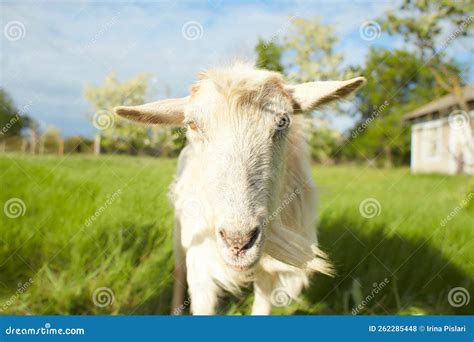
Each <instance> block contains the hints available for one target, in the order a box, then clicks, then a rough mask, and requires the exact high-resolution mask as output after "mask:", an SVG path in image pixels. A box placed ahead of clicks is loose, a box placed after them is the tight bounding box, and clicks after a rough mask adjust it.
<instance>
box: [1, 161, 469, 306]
mask: <svg viewBox="0 0 474 342" xmlns="http://www.w3.org/2000/svg"><path fill="white" fill-rule="evenodd" d="M175 165H176V161H175V160H166V159H152V158H144V157H143V158H142V157H125V156H123V157H122V156H102V157H100V158H95V157H93V156H87V157H84V156H69V157H66V158H60V157H56V156H42V157H39V156H38V157H32V156H19V155H1V156H0V189H1V192H0V203H1V205H2V207H4V205H5V204H6V203H7V201H8V200H9V199H11V198H18V199H21V201H22V202H23V203H24V204H25V211H24V212H21V213H23V215H22V216H19V217H17V218H14V217H9V216H17V215H16V213H11V212H10V213H9V215H6V214H5V213H4V212H2V213H1V214H2V215H0V310H3V313H4V314H5V313H6V314H168V313H169V310H170V301H171V288H172V276H171V272H172V268H173V258H172V249H171V236H172V221H173V219H172V216H173V215H172V210H171V207H170V206H169V204H168V201H167V197H166V191H167V187H168V185H169V183H170V182H171V180H172V175H173V171H174V168H175ZM313 173H314V177H315V179H316V182H317V184H318V186H319V189H320V197H321V200H320V207H319V212H320V215H319V216H320V218H319V228H318V229H319V238H320V242H321V246H322V248H323V249H324V250H325V251H327V252H328V253H329V255H330V257H331V259H332V260H333V261H334V263H335V265H336V269H337V273H338V274H337V276H336V277H334V278H328V277H326V276H323V275H316V276H314V277H313V279H312V285H311V287H310V288H309V289H308V290H306V291H305V292H304V295H303V296H302V299H301V301H299V302H293V303H292V304H291V305H290V306H288V307H284V308H279V309H277V310H276V312H277V313H283V314H352V313H353V309H354V308H356V307H358V309H357V313H358V314H413V313H421V314H454V313H458V314H467V313H470V314H474V306H473V302H474V298H472V299H471V300H470V302H469V303H468V304H467V305H463V306H461V307H459V308H455V307H454V306H452V305H450V303H449V301H448V293H449V291H450V290H451V289H452V288H455V287H463V288H464V289H466V290H467V291H468V293H470V295H471V296H474V286H473V279H474V278H473V277H474V245H473V242H474V225H473V222H474V220H473V218H474V213H473V212H472V209H469V208H464V207H463V205H462V201H463V199H466V198H467V195H468V193H469V182H470V179H469V178H468V177H467V176H456V177H452V176H443V175H416V176H414V175H410V174H409V170H408V169H406V168H403V169H393V170H382V169H374V168H364V167H321V166H315V167H314V170H313ZM368 198H373V199H375V200H376V201H377V202H375V203H379V204H380V207H379V208H376V211H375V214H376V215H375V217H372V218H370V217H364V216H363V215H361V212H360V209H359V206H360V204H361V202H362V201H364V200H366V199H368ZM470 208H472V203H470ZM10 210H13V209H10ZM20 211H21V210H20ZM92 216H94V217H97V219H95V220H94V221H92V220H91V219H90V218H91V217H92ZM365 216H372V213H371V212H369V213H367V214H365ZM447 217H450V218H451V219H450V221H449V222H447V223H446V224H444V223H443V222H446V221H443V220H445V219H446V218H447ZM88 219H89V220H88ZM315 228H316V227H315ZM30 278H31V280H32V282H31V284H30V280H29V279H30ZM25 283H26V284H27V287H25V286H24V285H25ZM101 287H107V288H109V289H110V291H112V292H111V293H113V297H114V300H113V302H112V303H111V304H110V305H107V306H104V307H101V305H94V302H93V296H94V291H96V290H97V289H98V288H101ZM19 289H21V291H19ZM374 289H377V291H374ZM375 292H376V293H375ZM109 302H110V301H109ZM250 303H251V297H250V296H247V298H244V299H239V298H229V299H228V300H225V303H224V309H223V310H224V311H223V312H227V313H233V314H245V313H249V306H250ZM359 305H360V306H359Z"/></svg>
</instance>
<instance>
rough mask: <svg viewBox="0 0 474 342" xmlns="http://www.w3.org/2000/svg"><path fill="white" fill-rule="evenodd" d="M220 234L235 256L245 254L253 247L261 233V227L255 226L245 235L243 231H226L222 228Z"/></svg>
mask: <svg viewBox="0 0 474 342" xmlns="http://www.w3.org/2000/svg"><path fill="white" fill-rule="evenodd" d="M218 234H219V236H220V238H221V239H222V241H223V242H224V244H225V245H226V246H227V248H228V249H229V251H230V252H231V253H232V254H234V255H235V256H239V255H240V254H243V253H244V252H245V251H246V250H248V249H250V248H252V247H253V246H254V245H255V242H256V241H257V239H258V236H259V235H260V227H255V228H254V229H252V230H251V231H250V233H247V234H245V235H243V234H241V233H231V232H226V231H225V230H224V229H220V230H219V231H218Z"/></svg>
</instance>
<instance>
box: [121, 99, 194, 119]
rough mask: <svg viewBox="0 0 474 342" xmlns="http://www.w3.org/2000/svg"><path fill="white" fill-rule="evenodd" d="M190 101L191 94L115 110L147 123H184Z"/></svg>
mask: <svg viewBox="0 0 474 342" xmlns="http://www.w3.org/2000/svg"><path fill="white" fill-rule="evenodd" d="M188 102H189V96H187V97H182V98H178V99H168V100H161V101H157V102H151V103H147V104H144V105H140V106H120V107H115V108H114V112H115V114H117V115H120V116H121V117H124V118H126V119H129V120H132V121H137V122H141V123H145V124H156V125H180V124H182V123H183V120H184V110H185V108H186V105H187V104H188Z"/></svg>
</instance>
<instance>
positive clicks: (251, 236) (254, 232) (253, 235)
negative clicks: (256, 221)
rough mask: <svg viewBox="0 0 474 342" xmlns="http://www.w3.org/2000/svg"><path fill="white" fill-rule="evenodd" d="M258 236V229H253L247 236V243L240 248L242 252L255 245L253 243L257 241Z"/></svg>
mask: <svg viewBox="0 0 474 342" xmlns="http://www.w3.org/2000/svg"><path fill="white" fill-rule="evenodd" d="M259 235H260V227H255V228H254V229H252V231H251V232H250V234H249V235H248V237H249V239H248V241H247V243H246V244H245V245H244V246H243V247H242V249H243V250H244V249H249V248H251V247H252V246H253V245H254V244H255V241H257V238H258V236H259Z"/></svg>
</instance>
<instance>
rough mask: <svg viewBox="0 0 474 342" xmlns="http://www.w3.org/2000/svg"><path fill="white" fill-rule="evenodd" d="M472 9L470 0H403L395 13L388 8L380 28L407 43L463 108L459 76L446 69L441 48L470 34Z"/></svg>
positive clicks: (472, 20)
mask: <svg viewBox="0 0 474 342" xmlns="http://www.w3.org/2000/svg"><path fill="white" fill-rule="evenodd" d="M473 10H474V5H473V3H472V1H452V0H432V1H431V0H430V1H429V0H404V2H403V3H402V4H401V5H400V8H399V9H398V11H397V12H394V11H393V10H390V11H388V12H386V13H385V17H384V18H383V19H382V22H383V27H384V29H385V30H386V31H387V32H388V33H389V34H391V35H400V36H401V37H403V39H404V40H405V42H408V43H411V45H412V46H413V47H414V48H415V49H416V51H417V53H418V56H419V57H420V58H421V59H422V60H423V61H424V63H426V65H427V66H428V68H429V70H430V71H431V73H432V74H433V75H434V77H435V79H436V83H437V84H438V86H439V87H441V88H443V89H444V91H445V92H448V93H453V94H454V95H455V96H456V98H457V100H458V103H459V105H460V107H461V108H463V109H464V110H466V111H468V106H467V103H466V101H465V99H464V97H463V93H462V85H463V84H462V83H463V82H462V77H461V75H460V73H459V72H458V70H457V69H456V68H454V69H452V68H449V65H450V64H452V62H450V61H449V59H448V57H447V55H446V53H445V50H446V48H447V47H448V46H449V45H450V44H452V41H454V40H456V39H461V38H463V37H470V36H472V26H473V25H472V24H473V23H474V17H473V16H472V14H471V13H472V11H473ZM471 47H472V45H471Z"/></svg>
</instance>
